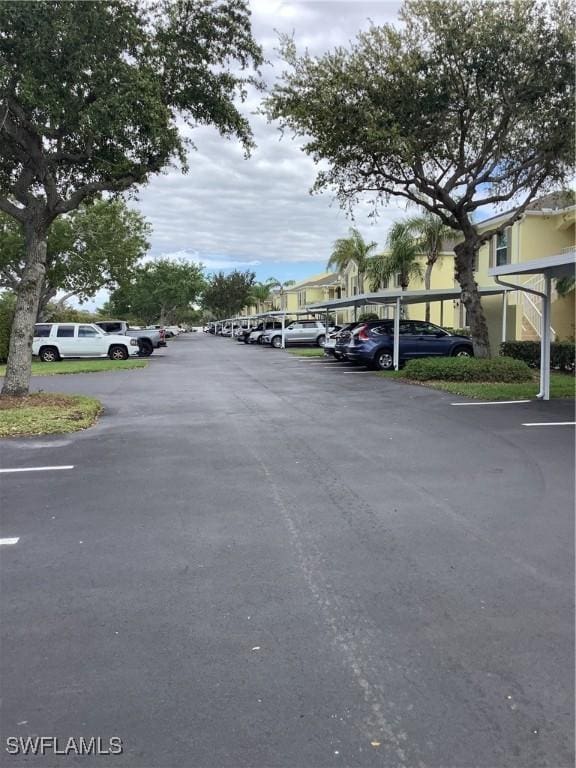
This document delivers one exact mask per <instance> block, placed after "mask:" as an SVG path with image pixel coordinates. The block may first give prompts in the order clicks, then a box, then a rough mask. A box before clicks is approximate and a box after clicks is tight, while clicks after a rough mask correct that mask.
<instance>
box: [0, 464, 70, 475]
mask: <svg viewBox="0 0 576 768" xmlns="http://www.w3.org/2000/svg"><path fill="white" fill-rule="evenodd" d="M60 469H74V464H66V465H65V466H61V467H16V468H14V469H0V472H1V473H3V474H8V473H10V472H56V471H58V470H60Z"/></svg>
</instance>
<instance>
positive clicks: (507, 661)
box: [0, 334, 574, 768]
mask: <svg viewBox="0 0 576 768" xmlns="http://www.w3.org/2000/svg"><path fill="white" fill-rule="evenodd" d="M34 382H35V385H36V386H37V387H40V388H43V389H45V390H48V391H65V392H84V393H90V394H94V395H96V396H99V397H100V398H101V399H102V400H103V402H104V403H105V405H106V413H105V415H104V416H103V418H102V419H101V421H100V423H99V425H98V426H97V427H96V428H94V429H92V430H89V431H87V432H85V433H82V434H78V435H75V436H70V437H60V438H43V439H38V440H36V439H29V440H12V441H4V442H2V443H1V444H0V451H1V453H2V466H3V467H4V468H8V469H9V468H30V467H43V466H72V467H73V469H65V470H52V471H50V470H45V471H38V472H30V473H4V474H2V475H0V484H1V499H0V500H1V502H2V510H3V516H2V522H1V525H0V537H5V538H11V537H12V538H16V537H18V538H19V541H18V542H17V543H16V544H13V545H6V546H2V547H1V548H0V554H1V556H2V566H1V568H2V572H1V575H2V601H3V602H2V613H1V618H2V646H1V654H0V662H1V665H2V693H3V710H2V720H1V727H2V728H1V729H2V737H3V738H6V737H8V736H31V735H52V736H57V737H58V738H59V740H60V745H62V744H65V743H66V740H67V739H68V738H69V737H76V738H78V737H80V736H84V737H86V738H89V737H90V736H95V737H98V736H101V737H102V738H103V739H105V740H107V739H108V738H109V737H111V736H118V737H120V738H121V739H122V740H123V745H124V753H123V755H120V756H115V757H101V758H99V759H96V758H86V757H75V756H74V755H69V756H68V757H66V758H63V757H59V756H52V755H51V754H48V755H47V756H45V757H43V758H40V757H38V758H33V757H23V756H21V755H18V756H14V757H10V756H9V755H7V754H6V753H5V752H4V744H2V745H1V749H2V752H3V753H4V754H3V758H2V760H1V761H0V762H1V764H2V765H7V766H13V765H14V766H16V765H23V764H31V765H42V766H74V765H86V764H87V763H88V764H91V765H92V764H99V763H102V764H104V762H105V764H106V765H111V766H134V767H136V768H148V767H149V768H163V767H164V766H166V767H167V768H168V767H170V768H172V767H174V768H180V767H185V768H188V767H190V768H204V767H206V768H242V767H244V766H246V767H248V766H250V768H268V766H270V767H272V766H274V767H276V766H278V767H282V768H299V767H301V768H316V767H317V766H318V767H320V766H385V767H386V768H396V767H398V768H416V767H418V768H424V767H426V766H427V767H429V768H432V767H434V768H440V767H442V768H447V767H448V766H450V767H451V768H476V767H478V768H480V767H482V768H513V767H514V768H515V767H517V768H531V767H532V766H534V768H536V766H538V768H543V767H546V766H548V767H549V768H564V767H565V766H566V767H567V766H571V765H572V764H573V756H572V754H571V748H572V743H573V725H572V723H573V679H574V678H573V671H574V670H573V651H574V638H573V629H572V628H573V582H574V529H573V504H574V485H573V466H574V464H573V462H574V428H573V427H571V426H558V427H525V426H523V424H525V423H541V422H560V421H574V414H573V405H572V404H570V403H549V404H546V403H542V404H539V403H528V404H523V405H499V406H480V405H475V406H469V407H468V406H465V407H462V406H453V405H451V403H453V402H457V401H458V400H461V399H459V398H455V397H454V396H453V395H445V394H441V393H437V392H433V391H430V390H427V389H424V388H420V387H411V386H406V385H402V384H398V383H395V382H389V381H384V380H382V379H381V378H379V377H377V376H375V375H374V374H372V373H368V372H357V371H356V369H352V368H341V369H340V368H338V369H335V368H334V367H333V366H331V365H329V364H325V363H322V361H314V360H312V361H304V360H299V359H296V358H292V357H291V356H289V355H287V354H285V353H283V352H280V351H275V350H271V349H262V348H260V347H257V348H253V347H245V346H244V345H238V344H236V343H234V342H232V341H230V340H225V339H215V338H212V337H206V336H204V335H196V334H194V335H189V336H187V337H181V338H179V339H177V340H175V341H174V342H173V343H171V345H170V346H169V348H168V351H167V352H166V353H165V355H164V356H163V357H160V356H157V355H154V356H153V357H152V358H151V359H150V366H149V368H148V369H146V370H144V371H133V372H125V373H117V374H111V375H106V374H94V375H85V376H67V377H47V378H45V379H35V380H34Z"/></svg>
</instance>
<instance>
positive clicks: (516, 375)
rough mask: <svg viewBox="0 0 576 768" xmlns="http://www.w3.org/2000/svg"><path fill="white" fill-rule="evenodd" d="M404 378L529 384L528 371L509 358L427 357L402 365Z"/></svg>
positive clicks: (529, 376) (529, 372) (524, 366)
mask: <svg viewBox="0 0 576 768" xmlns="http://www.w3.org/2000/svg"><path fill="white" fill-rule="evenodd" d="M404 377H405V378H407V379H412V380H414V381H482V382H487V381H490V382H520V381H532V372H531V371H530V368H529V367H528V366H527V365H526V363H524V362H523V361H522V360H514V359H513V358H511V357H495V358H490V359H476V358H474V357H427V358H423V359H421V360H410V361H409V362H408V363H406V367H405V369H404Z"/></svg>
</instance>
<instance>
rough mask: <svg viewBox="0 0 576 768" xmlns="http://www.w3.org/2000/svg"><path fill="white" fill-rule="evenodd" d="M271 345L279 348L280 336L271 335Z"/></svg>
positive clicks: (280, 343) (280, 344)
mask: <svg viewBox="0 0 576 768" xmlns="http://www.w3.org/2000/svg"><path fill="white" fill-rule="evenodd" d="M272 346H273V347H274V349H280V347H281V346H282V336H273V337H272Z"/></svg>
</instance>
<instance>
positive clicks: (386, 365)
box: [374, 350, 394, 371]
mask: <svg viewBox="0 0 576 768" xmlns="http://www.w3.org/2000/svg"><path fill="white" fill-rule="evenodd" d="M374 368H376V370H377V371H391V370H393V368H394V357H393V355H392V353H391V352H389V351H388V350H381V351H380V352H377V353H376V356H375V358H374Z"/></svg>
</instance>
